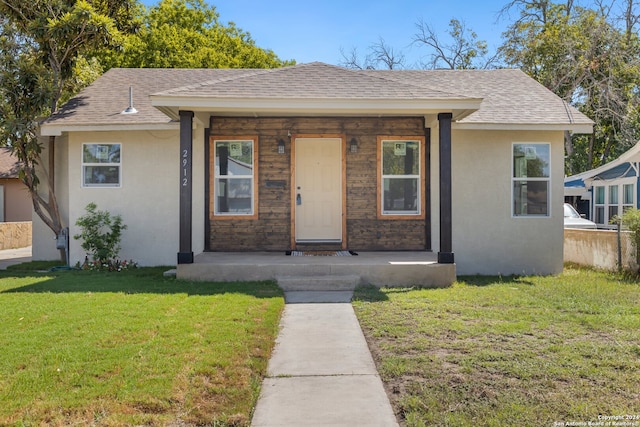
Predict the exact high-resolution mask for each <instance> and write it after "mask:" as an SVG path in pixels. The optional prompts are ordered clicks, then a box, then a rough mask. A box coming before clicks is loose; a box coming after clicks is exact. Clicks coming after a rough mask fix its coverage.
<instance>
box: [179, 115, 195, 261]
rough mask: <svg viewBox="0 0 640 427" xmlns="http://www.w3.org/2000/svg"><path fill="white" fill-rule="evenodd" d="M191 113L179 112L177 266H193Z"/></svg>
mask: <svg viewBox="0 0 640 427" xmlns="http://www.w3.org/2000/svg"><path fill="white" fill-rule="evenodd" d="M193 115H194V114H193V111H180V252H178V264H193V248H192V246H191V243H192V242H191V234H192V233H191V230H192V224H191V222H192V194H193V192H192V187H193V186H192V182H191V180H192V174H193V173H192V171H193V168H192V164H193V154H192V149H193Z"/></svg>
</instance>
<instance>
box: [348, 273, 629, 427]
mask: <svg viewBox="0 0 640 427" xmlns="http://www.w3.org/2000/svg"><path fill="white" fill-rule="evenodd" d="M354 308H355V310H356V314H357V316H358V318H359V320H360V324H361V326H362V327H363V330H364V332H365V335H366V337H367V340H368V342H369V344H370V348H371V349H372V353H373V355H374V359H376V363H377V366H378V371H379V372H380V375H381V376H382V379H383V381H384V382H385V386H386V388H387V391H388V393H389V395H390V397H391V400H392V404H393V406H394V409H395V411H396V414H397V415H398V419H399V421H400V422H401V425H403V426H508V425H518V426H553V425H571V423H577V424H574V425H589V424H588V423H589V422H592V423H597V422H598V421H599V416H631V417H634V416H635V417H636V418H635V419H632V420H631V421H629V420H625V419H623V421H627V422H632V423H635V424H629V425H636V426H637V425H640V387H639V385H640V285H639V284H638V283H637V282H634V281H633V280H629V279H628V278H625V277H622V276H617V275H613V274H610V273H604V272H596V271H591V270H586V269H579V268H572V267H568V268H567V269H565V272H564V273H563V274H562V275H560V276H555V277H520V278H518V277H467V278H460V279H459V281H458V282H457V283H455V284H454V285H453V286H452V287H451V288H448V289H434V290H420V289H383V290H377V289H375V288H360V289H358V290H357V291H356V296H355V301H354ZM618 422H620V421H618ZM555 423H561V424H555ZM580 423H584V424H580ZM590 425H597V424H590ZM603 425H606V424H603ZM610 425H613V424H610Z"/></svg>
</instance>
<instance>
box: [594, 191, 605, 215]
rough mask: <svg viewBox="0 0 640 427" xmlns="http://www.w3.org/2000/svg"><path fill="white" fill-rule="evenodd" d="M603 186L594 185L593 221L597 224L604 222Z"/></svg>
mask: <svg viewBox="0 0 640 427" xmlns="http://www.w3.org/2000/svg"><path fill="white" fill-rule="evenodd" d="M604 190H605V188H604V187H601V186H598V187H595V193H596V196H595V204H594V205H595V210H596V211H595V222H596V223H597V224H604V223H605V218H604V204H605V203H604Z"/></svg>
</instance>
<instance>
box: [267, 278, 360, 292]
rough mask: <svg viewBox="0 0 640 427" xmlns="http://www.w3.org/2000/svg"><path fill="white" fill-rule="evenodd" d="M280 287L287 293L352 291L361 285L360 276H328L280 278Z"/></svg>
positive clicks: (278, 279)
mask: <svg viewBox="0 0 640 427" xmlns="http://www.w3.org/2000/svg"><path fill="white" fill-rule="evenodd" d="M276 280H277V281H278V285H279V286H280V287H281V288H282V290H284V291H285V292H289V291H352V290H354V289H355V288H356V286H358V285H359V284H360V280H361V279H360V276H358V275H355V274H350V275H326V276H278V277H276Z"/></svg>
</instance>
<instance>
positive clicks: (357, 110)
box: [151, 95, 482, 120]
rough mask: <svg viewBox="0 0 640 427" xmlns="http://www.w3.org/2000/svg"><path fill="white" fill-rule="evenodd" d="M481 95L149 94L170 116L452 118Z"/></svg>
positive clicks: (468, 108)
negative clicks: (291, 96)
mask: <svg viewBox="0 0 640 427" xmlns="http://www.w3.org/2000/svg"><path fill="white" fill-rule="evenodd" d="M481 102H482V99H481V98H461V99H427V100H424V99H418V100H416V99H391V100H386V99H385V100H381V99H294V100H292V99H272V98H253V99H244V98H243V99H238V98H204V97H203V98H194V97H167V96H158V95H152V96H151V104H152V105H153V106H154V107H156V108H157V109H158V110H160V111H162V112H163V113H165V114H166V115H168V116H169V117H171V118H172V119H177V118H178V112H179V111H180V110H191V111H206V112H210V113H218V114H221V115H239V114H249V115H252V116H273V115H398V114H408V115H424V114H430V113H440V112H452V113H453V114H454V120H456V119H461V118H463V117H467V116H468V115H470V114H471V113H473V112H475V111H477V110H478V109H479V108H480V104H481Z"/></svg>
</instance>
